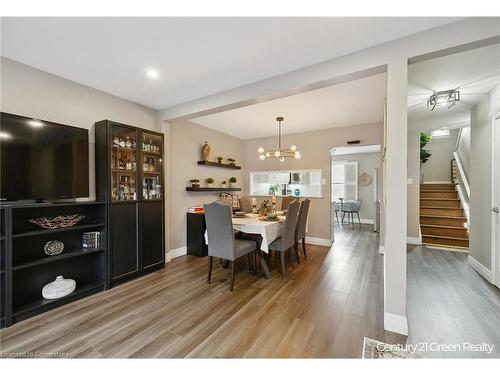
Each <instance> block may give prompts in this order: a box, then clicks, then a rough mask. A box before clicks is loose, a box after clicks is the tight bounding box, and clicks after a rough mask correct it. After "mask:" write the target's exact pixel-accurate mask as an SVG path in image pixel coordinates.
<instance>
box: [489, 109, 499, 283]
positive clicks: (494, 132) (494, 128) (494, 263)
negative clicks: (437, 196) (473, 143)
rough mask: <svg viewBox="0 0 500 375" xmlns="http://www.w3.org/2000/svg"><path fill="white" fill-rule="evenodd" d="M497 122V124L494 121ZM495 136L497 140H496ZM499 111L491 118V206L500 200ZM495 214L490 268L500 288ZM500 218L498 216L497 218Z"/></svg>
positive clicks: (492, 214) (492, 223)
mask: <svg viewBox="0 0 500 375" xmlns="http://www.w3.org/2000/svg"><path fill="white" fill-rule="evenodd" d="M497 122H498V125H496V123H497ZM497 137H499V140H498V141H497ZM497 148H500V112H498V113H496V114H495V115H493V117H492V120H491V207H490V208H493V206H494V205H495V204H497V205H498V203H497V202H500V197H496V196H495V187H496V186H495V177H496V178H500V173H499V172H496V173H495V165H496V164H495V161H496V160H495V158H496V155H497V154H500V150H497ZM497 215H500V214H495V213H493V212H491V270H492V274H493V275H492V276H493V283H494V284H495V285H496V286H497V287H498V288H500V235H496V232H497V229H498V228H496V225H495V221H496V220H495V219H497V218H496V216H497ZM498 219H499V220H500V218H498Z"/></svg>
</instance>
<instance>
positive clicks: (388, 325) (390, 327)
mask: <svg viewBox="0 0 500 375" xmlns="http://www.w3.org/2000/svg"><path fill="white" fill-rule="evenodd" d="M384 329H385V330H386V331H391V332H396V333H399V334H400V335H405V336H408V318H406V316H402V315H396V314H391V313H388V312H386V313H384Z"/></svg>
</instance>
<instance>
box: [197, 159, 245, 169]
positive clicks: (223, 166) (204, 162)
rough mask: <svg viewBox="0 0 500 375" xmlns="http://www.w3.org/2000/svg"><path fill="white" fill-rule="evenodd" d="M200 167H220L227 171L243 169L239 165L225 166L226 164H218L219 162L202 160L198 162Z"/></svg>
mask: <svg viewBox="0 0 500 375" xmlns="http://www.w3.org/2000/svg"><path fill="white" fill-rule="evenodd" d="M198 165H207V166H210V167H219V168H227V169H241V166H239V165H231V164H224V163H218V162H215V161H209V160H200V161H198Z"/></svg>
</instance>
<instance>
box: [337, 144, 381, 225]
mask: <svg viewBox="0 0 500 375" xmlns="http://www.w3.org/2000/svg"><path fill="white" fill-rule="evenodd" d="M333 161H334V162H335V161H357V162H358V177H359V176H360V175H361V174H362V173H366V174H367V175H368V176H370V177H371V178H372V182H371V183H370V185H368V186H361V185H359V184H358V199H362V202H361V209H360V210H359V216H360V217H361V220H373V203H374V199H373V198H374V174H375V168H378V170H379V179H378V182H379V189H378V192H379V197H378V199H381V196H382V173H381V170H382V160H381V155H380V153H379V152H371V153H364V154H352V155H338V156H333ZM330 182H331V181H330ZM354 220H357V218H356V217H355V219H354Z"/></svg>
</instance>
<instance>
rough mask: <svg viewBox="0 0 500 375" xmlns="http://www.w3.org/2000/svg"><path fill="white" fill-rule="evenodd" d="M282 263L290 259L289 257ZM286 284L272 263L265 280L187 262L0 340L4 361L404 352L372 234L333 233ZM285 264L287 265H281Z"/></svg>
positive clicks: (2, 334) (18, 327)
mask: <svg viewBox="0 0 500 375" xmlns="http://www.w3.org/2000/svg"><path fill="white" fill-rule="evenodd" d="M287 258H288V257H287ZM301 260H302V262H301V264H300V265H298V266H297V267H296V268H295V269H294V270H292V269H291V268H290V267H289V268H288V278H287V279H286V280H284V279H283V278H282V276H281V273H280V270H279V261H278V258H277V257H271V259H270V261H271V274H272V278H271V279H270V280H265V279H264V278H258V277H255V276H254V275H252V274H251V273H248V272H245V267H246V265H245V263H244V262H242V263H241V264H239V273H238V274H237V276H236V282H235V289H234V292H232V293H231V292H230V291H229V276H230V273H229V271H228V270H227V269H223V268H221V267H220V266H219V265H218V264H217V265H216V266H214V271H213V276H212V283H211V284H210V285H208V284H206V282H205V278H206V269H207V265H206V258H195V257H190V256H184V257H180V258H176V259H174V260H173V261H172V262H170V263H168V264H167V265H166V268H165V270H160V271H157V272H155V273H153V274H151V275H148V276H145V277H142V278H141V279H138V280H134V281H132V282H129V283H127V284H124V285H121V286H118V287H116V288H114V289H112V290H109V291H106V292H103V293H99V294H96V295H93V296H89V297H87V298H85V299H82V300H79V301H76V302H75V303H72V304H70V305H66V306H62V307H60V308H58V309H55V310H52V311H49V312H47V313H45V314H42V315H39V316H36V317H33V318H31V319H29V320H26V321H23V322H20V323H17V324H15V325H14V326H12V327H9V328H6V329H3V330H1V331H0V350H1V351H2V352H7V353H18V355H22V354H23V353H26V352H39V353H48V354H53V353H57V354H58V355H60V356H63V357H82V358H89V357H90V358H99V357H106V358H109V357H118V358H124V357H135V358H150V357H163V358H169V357H173V358H183V357H212V358H240V357H247V358H257V357H274V358H289V357H304V358H330V357H333V358H336V357H348V358H360V356H361V350H362V343H363V337H364V336H369V337H372V338H375V339H378V340H381V341H385V342H393V343H396V342H397V343H404V342H405V340H406V337H404V336H400V335H396V334H393V333H390V332H386V331H384V330H383V295H382V290H383V287H382V282H383V275H382V257H381V256H380V255H379V254H378V236H377V235H376V234H375V233H373V232H371V230H370V227H369V226H363V227H361V228H359V227H356V228H354V229H352V228H345V229H343V230H339V231H338V232H337V239H336V242H335V244H334V245H333V246H332V247H331V248H327V247H322V246H314V245H308V257H307V259H306V260H304V258H303V256H302V258H301ZM287 261H288V259H287Z"/></svg>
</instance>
